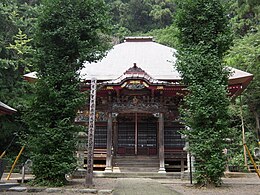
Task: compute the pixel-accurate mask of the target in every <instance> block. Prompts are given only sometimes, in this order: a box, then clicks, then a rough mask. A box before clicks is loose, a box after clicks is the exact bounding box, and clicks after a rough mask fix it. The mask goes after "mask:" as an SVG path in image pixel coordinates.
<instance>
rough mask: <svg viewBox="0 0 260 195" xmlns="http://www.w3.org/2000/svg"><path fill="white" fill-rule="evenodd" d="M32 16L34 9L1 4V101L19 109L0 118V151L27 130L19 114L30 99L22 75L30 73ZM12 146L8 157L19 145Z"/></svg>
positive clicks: (16, 2)
mask: <svg viewBox="0 0 260 195" xmlns="http://www.w3.org/2000/svg"><path fill="white" fill-rule="evenodd" d="M29 10H30V14H28V12H29ZM35 15H36V8H35V7H30V8H29V7H28V6H27V5H25V4H22V3H19V2H18V1H16V0H11V1H1V2H0V23H1V27H0V100H1V101H3V102H4V103H6V104H8V105H10V106H12V107H14V108H16V109H17V110H18V113H16V114H15V115H12V116H1V118H0V129H1V134H0V140H1V142H0V152H2V151H3V150H4V149H5V148H6V147H7V145H8V144H9V142H10V141H11V140H12V138H13V134H14V133H15V132H16V133H18V132H20V131H22V130H24V129H26V125H25V124H24V123H23V122H22V121H21V113H22V112H23V110H24V107H25V103H26V101H27V99H28V98H30V97H29V94H26V93H27V92H28V91H30V86H28V85H27V84H26V83H24V82H23V75H24V74H25V73H26V71H28V70H29V69H30V71H31V70H33V67H32V64H33V62H32V56H33V48H32V42H33V41H32V39H31V34H30V32H31V30H29V29H33V25H34V23H33V19H32V18H33V17H35ZM29 21H30V22H29ZM28 37H30V38H28ZM13 145H14V147H11V148H10V149H9V150H8V151H7V155H11V154H12V151H13V152H14V153H15V155H17V151H19V148H20V146H18V145H17V144H16V143H14V144H13ZM7 157H11V156H7Z"/></svg>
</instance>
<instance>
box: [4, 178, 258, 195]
mask: <svg viewBox="0 0 260 195" xmlns="http://www.w3.org/2000/svg"><path fill="white" fill-rule="evenodd" d="M137 180H138V179H137ZM117 181H118V180H117V179H115V178H95V179H94V184H95V186H94V188H95V189H97V190H103V189H107V190H114V189H115V187H116V185H117ZM156 181H158V182H159V183H161V184H162V185H164V186H166V187H168V188H170V189H172V190H174V191H176V192H178V193H180V194H183V195H260V179H259V178H258V177H257V176H256V175H255V176H253V177H249V178H224V179H223V185H222V186H221V187H217V188H205V187H201V188H198V187H194V186H191V185H190V184H189V181H182V180H179V179H161V180H156ZM83 188H85V187H84V180H82V179H80V180H73V181H72V182H71V183H70V185H67V186H65V187H63V188H61V189H63V191H62V192H56V193H46V192H37V193H26V192H1V193H0V194H1V195H2V194H3V195H26V194H35V195H44V194H64V195H79V194H82V193H80V192H76V191H75V190H76V189H83ZM84 194H86V195H88V194H89V193H84Z"/></svg>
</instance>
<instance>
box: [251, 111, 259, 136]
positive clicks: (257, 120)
mask: <svg viewBox="0 0 260 195" xmlns="http://www.w3.org/2000/svg"><path fill="white" fill-rule="evenodd" d="M253 113H254V116H255V124H256V129H255V131H256V135H257V138H258V139H259V136H260V120H259V114H258V113H257V111H253Z"/></svg>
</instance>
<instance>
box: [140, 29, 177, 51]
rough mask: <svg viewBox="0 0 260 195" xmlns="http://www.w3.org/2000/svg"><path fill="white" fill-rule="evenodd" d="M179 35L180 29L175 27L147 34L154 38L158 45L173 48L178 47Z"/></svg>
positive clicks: (155, 30)
mask: <svg viewBox="0 0 260 195" xmlns="http://www.w3.org/2000/svg"><path fill="white" fill-rule="evenodd" d="M177 34H178V29H177V28H176V26H175V25H170V26H167V27H165V28H163V29H154V30H152V31H149V32H148V33H145V35H146V36H153V37H154V39H155V41H156V42H157V43H161V44H163V45H166V46H169V47H173V48H177V47H178V39H177Z"/></svg>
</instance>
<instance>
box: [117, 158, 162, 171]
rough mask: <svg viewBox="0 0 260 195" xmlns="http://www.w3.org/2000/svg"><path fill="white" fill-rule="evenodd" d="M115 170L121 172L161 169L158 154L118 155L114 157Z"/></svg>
mask: <svg viewBox="0 0 260 195" xmlns="http://www.w3.org/2000/svg"><path fill="white" fill-rule="evenodd" d="M113 166H114V170H115V169H117V170H118V171H119V172H121V173H137V172H142V173H145V172H149V173H153V172H154V173H157V172H158V170H159V158H158V156H117V157H115V158H114V159H113Z"/></svg>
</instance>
